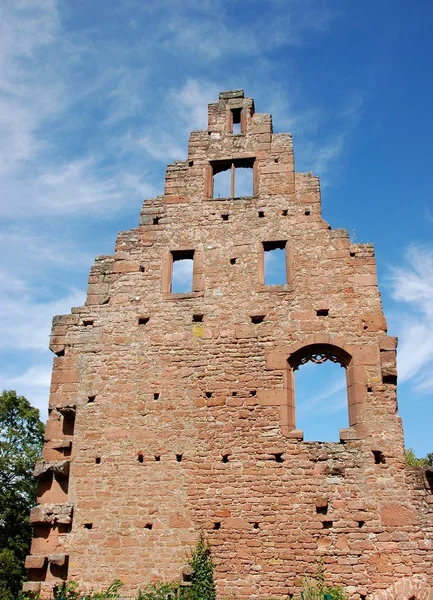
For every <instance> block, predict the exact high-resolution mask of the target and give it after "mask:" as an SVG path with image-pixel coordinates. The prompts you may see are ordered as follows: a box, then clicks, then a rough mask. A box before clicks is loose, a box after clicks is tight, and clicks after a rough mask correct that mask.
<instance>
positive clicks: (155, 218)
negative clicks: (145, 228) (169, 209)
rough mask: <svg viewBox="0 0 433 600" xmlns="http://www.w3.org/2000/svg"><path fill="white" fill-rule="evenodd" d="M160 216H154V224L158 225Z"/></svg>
mask: <svg viewBox="0 0 433 600" xmlns="http://www.w3.org/2000/svg"><path fill="white" fill-rule="evenodd" d="M159 219H160V217H153V224H154V225H158V223H159Z"/></svg>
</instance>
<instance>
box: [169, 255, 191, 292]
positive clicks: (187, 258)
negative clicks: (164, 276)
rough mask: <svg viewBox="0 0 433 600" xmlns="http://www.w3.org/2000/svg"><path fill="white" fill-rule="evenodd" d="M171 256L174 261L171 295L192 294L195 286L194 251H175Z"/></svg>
mask: <svg viewBox="0 0 433 600" xmlns="http://www.w3.org/2000/svg"><path fill="white" fill-rule="evenodd" d="M171 256H172V261H173V270H172V275H171V289H170V291H171V293H172V294H188V293H191V292H192V284H193V269H194V250H173V251H172V253H171Z"/></svg>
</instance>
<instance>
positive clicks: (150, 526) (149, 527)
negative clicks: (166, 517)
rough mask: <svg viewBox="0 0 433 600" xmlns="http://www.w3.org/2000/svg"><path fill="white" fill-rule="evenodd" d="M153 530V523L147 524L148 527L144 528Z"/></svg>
mask: <svg viewBox="0 0 433 600" xmlns="http://www.w3.org/2000/svg"><path fill="white" fill-rule="evenodd" d="M152 528H153V523H146V525H145V526H144V529H149V530H150V529H152Z"/></svg>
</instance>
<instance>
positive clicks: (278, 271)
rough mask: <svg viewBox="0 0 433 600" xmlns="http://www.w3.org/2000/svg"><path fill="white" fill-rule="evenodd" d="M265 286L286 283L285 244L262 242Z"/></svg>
mask: <svg viewBox="0 0 433 600" xmlns="http://www.w3.org/2000/svg"><path fill="white" fill-rule="evenodd" d="M263 252H264V268H265V285H284V284H285V283H287V266H286V242H284V241H282V242H263Z"/></svg>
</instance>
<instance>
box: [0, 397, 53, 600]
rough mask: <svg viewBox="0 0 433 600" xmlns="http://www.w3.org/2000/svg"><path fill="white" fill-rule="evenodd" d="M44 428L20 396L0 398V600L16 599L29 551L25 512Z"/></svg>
mask: <svg viewBox="0 0 433 600" xmlns="http://www.w3.org/2000/svg"><path fill="white" fill-rule="evenodd" d="M43 435H44V425H43V423H42V422H41V421H40V419H39V411H38V410H37V409H36V408H33V407H32V406H31V405H30V403H29V402H28V400H26V398H24V396H18V395H17V393H16V392H15V391H12V390H4V391H3V392H2V394H1V395H0V600H12V599H13V598H16V597H17V596H18V593H19V591H20V589H21V585H22V582H23V579H24V577H25V570H24V558H25V556H26V554H27V553H28V550H29V545H30V540H31V528H30V524H29V511H30V508H31V507H32V506H34V504H35V501H36V491H37V481H36V480H35V479H34V478H33V475H32V472H33V468H34V464H35V462H36V460H37V458H38V457H39V456H40V453H41V448H42V441H43Z"/></svg>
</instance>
